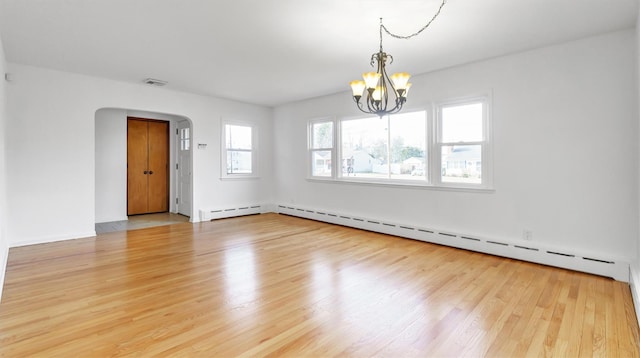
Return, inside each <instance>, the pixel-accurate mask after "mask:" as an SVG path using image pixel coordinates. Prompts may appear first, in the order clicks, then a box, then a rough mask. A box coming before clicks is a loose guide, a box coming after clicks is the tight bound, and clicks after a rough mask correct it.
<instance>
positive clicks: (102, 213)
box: [95, 108, 127, 223]
mask: <svg viewBox="0 0 640 358" xmlns="http://www.w3.org/2000/svg"><path fill="white" fill-rule="evenodd" d="M126 118H127V111H126V110H123V109H112V108H104V109H99V110H98V111H97V112H96V130H95V136H96V222H97V223H102V222H109V221H119V220H127V121H126Z"/></svg>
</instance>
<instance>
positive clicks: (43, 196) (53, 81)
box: [6, 63, 273, 246]
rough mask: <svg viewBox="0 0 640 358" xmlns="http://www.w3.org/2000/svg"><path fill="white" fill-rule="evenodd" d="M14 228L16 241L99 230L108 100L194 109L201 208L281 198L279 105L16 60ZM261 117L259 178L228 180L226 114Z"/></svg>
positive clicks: (12, 241)
mask: <svg viewBox="0 0 640 358" xmlns="http://www.w3.org/2000/svg"><path fill="white" fill-rule="evenodd" d="M8 67H9V70H10V71H11V72H12V73H13V74H14V81H13V82H12V84H11V87H10V89H9V90H8V92H7V101H8V102H7V109H8V118H9V120H8V121H7V131H8V132H10V133H12V135H11V136H8V137H7V143H6V144H7V185H8V187H10V188H11V191H10V192H8V193H7V202H8V207H10V208H11V210H10V212H9V213H8V214H7V223H8V224H7V237H8V238H9V245H10V246H19V245H26V244H30V243H39V242H48V241H54V240H63V239H69V238H77V237H84V236H91V235H93V234H94V224H95V222H96V216H95V208H96V206H95V203H96V197H95V195H96V193H95V183H96V181H95V175H96V168H95V150H96V140H95V112H96V111H97V110H98V109H100V108H127V109H131V110H138V111H145V112H156V113H166V114H170V115H177V116H183V117H187V118H189V119H190V120H191V121H192V123H193V136H194V143H205V144H208V145H207V148H206V149H204V150H198V149H196V150H194V158H193V177H194V183H193V204H194V209H195V210H199V209H201V208H211V207H218V206H225V205H230V204H234V205H235V204H244V203H246V204H251V203H256V202H259V203H269V202H272V201H273V198H272V195H271V188H272V186H273V181H272V171H271V165H270V163H271V159H272V158H271V153H272V151H271V143H272V140H271V139H272V138H271V133H272V110H271V109H270V108H266V107H261V106H255V105H249V104H244V103H238V102H234V101H229V100H224V99H217V98H213V97H207V96H200V95H194V94H188V93H181V92H176V91H172V90H170V89H166V88H157V87H149V86H145V85H143V84H132V83H123V82H117V81H112V80H105V79H100V78H94V77H88V76H84V75H77V74H70V73H65V72H59V71H53V70H47V69H42V68H36V67H31V66H24V65H18V64H11V63H10V64H8ZM221 118H235V119H240V120H244V121H254V122H256V123H258V124H259V125H260V128H261V132H260V133H261V137H260V146H261V148H262V150H261V153H260V158H261V162H260V165H261V167H260V171H261V175H262V176H261V179H260V180H242V181H221V180H220V120H221Z"/></svg>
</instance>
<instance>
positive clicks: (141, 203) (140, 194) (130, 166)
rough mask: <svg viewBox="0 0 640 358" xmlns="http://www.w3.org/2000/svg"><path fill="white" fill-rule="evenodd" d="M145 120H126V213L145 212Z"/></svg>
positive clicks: (146, 149) (146, 138) (146, 135)
mask: <svg viewBox="0 0 640 358" xmlns="http://www.w3.org/2000/svg"><path fill="white" fill-rule="evenodd" d="M147 143H148V131H147V122H146V121H139V120H129V121H127V171H128V173H127V192H128V199H127V215H135V214H142V213H146V212H147V195H148V194H147V186H148V175H147V174H145V173H144V172H145V171H146V170H147V152H148V144H147Z"/></svg>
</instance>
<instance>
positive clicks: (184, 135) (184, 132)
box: [180, 127, 191, 151]
mask: <svg viewBox="0 0 640 358" xmlns="http://www.w3.org/2000/svg"><path fill="white" fill-rule="evenodd" d="M189 135H190V134H189V127H187V128H180V150H181V151H185V150H190V149H191V137H190V136H189Z"/></svg>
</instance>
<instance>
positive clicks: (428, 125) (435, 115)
mask: <svg viewBox="0 0 640 358" xmlns="http://www.w3.org/2000/svg"><path fill="white" fill-rule="evenodd" d="M474 103H482V105H483V106H482V108H483V118H482V131H483V138H482V141H480V142H458V143H447V142H442V141H441V140H440V139H441V138H442V132H441V131H442V115H441V114H442V108H444V107H450V106H458V105H460V106H461V105H466V104H474ZM491 107H492V96H491V92H489V93H487V94H481V95H474V96H466V97H459V98H455V99H448V100H442V101H437V102H429V103H428V104H426V105H424V106H421V107H412V108H410V109H408V108H407V109H406V110H404V111H403V112H402V113H407V112H422V111H424V112H425V149H424V150H425V165H424V170H425V176H424V179H422V177H420V179H415V180H414V179H397V178H396V179H394V178H391V175H390V174H389V177H388V178H362V177H357V176H356V177H353V176H345V175H343V173H342V168H341V166H342V164H341V163H342V159H341V158H342V122H344V121H349V120H358V119H363V118H371V120H378V118H377V117H375V116H344V117H340V118H338V117H323V118H318V119H312V120H309V121H308V122H307V149H308V154H307V167H308V168H307V173H308V176H307V180H310V181H324V182H333V183H348V184H361V185H380V186H386V187H389V186H395V187H417V188H425V189H436V190H453V191H473V192H477V191H480V192H493V191H494V188H493V137H492V113H491ZM402 113H401V114H402ZM386 120H387V121H390V119H389V118H388V116H386ZM321 122H333V143H332V145H333V147H332V148H322V149H317V148H316V149H315V150H331V176H314V175H313V172H312V170H313V163H312V161H313V149H312V135H313V132H312V131H313V129H312V126H313V124H315V123H321ZM388 123H389V122H388ZM391 131H392V130H390V131H388V132H387V135H388V136H387V141H388V143H387V150H389V148H390V146H391V143H390V142H389V140H390V138H389V137H390V133H391ZM460 143H463V144H467V143H472V144H478V145H480V146H481V164H480V169H481V183H478V184H475V183H455V182H453V183H452V182H443V181H442V163H441V162H442V147H443V146H446V145H452V144H458V145H459V144H460ZM389 155H390V154H389ZM389 165H391V163H389ZM477 165H478V164H477V162H476V163H474V166H477Z"/></svg>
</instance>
